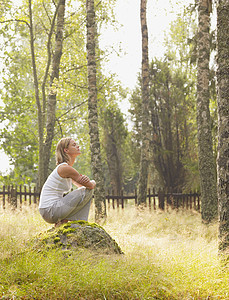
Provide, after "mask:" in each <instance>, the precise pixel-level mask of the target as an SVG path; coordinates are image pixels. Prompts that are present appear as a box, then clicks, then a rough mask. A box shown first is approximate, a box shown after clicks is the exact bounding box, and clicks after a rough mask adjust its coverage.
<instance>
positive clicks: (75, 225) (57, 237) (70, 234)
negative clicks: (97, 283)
mask: <svg viewBox="0 0 229 300" xmlns="http://www.w3.org/2000/svg"><path fill="white" fill-rule="evenodd" d="M37 242H38V244H39V246H45V247H51V248H53V247H60V248H61V249H80V248H81V249H82V248H88V249H90V250H93V251H96V252H100V253H104V254H123V252H122V250H121V249H120V247H119V246H118V244H117V243H116V241H115V240H114V239H112V238H111V236H110V235H109V234H108V233H107V232H106V231H105V230H104V229H103V228H102V227H101V226H99V225H97V224H96V223H89V222H86V221H71V222H68V223H65V224H63V225H61V226H60V227H58V228H52V229H50V230H48V231H47V232H45V233H42V234H40V235H39V237H38V238H37Z"/></svg>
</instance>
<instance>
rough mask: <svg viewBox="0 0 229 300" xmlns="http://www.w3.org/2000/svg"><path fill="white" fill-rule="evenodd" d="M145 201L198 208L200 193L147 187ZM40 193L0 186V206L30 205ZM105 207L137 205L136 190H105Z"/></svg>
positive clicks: (150, 204) (160, 205)
mask: <svg viewBox="0 0 229 300" xmlns="http://www.w3.org/2000/svg"><path fill="white" fill-rule="evenodd" d="M147 192H148V193H147V201H146V203H145V204H144V205H145V206H147V207H149V209H154V210H157V209H160V210H165V209H168V208H172V209H179V208H183V209H195V210H197V211H199V210H200V206H201V201H200V194H199V193H195V192H190V193H180V192H179V193H177V192H176V193H174V192H165V191H163V190H160V189H159V190H158V191H157V192H156V191H155V189H154V188H153V189H148V191H147ZM39 197H40V193H39V192H38V191H37V190H36V187H34V186H33V187H31V186H3V187H2V188H1V187H0V207H1V206H2V208H3V209H5V208H6V206H11V207H12V208H17V207H18V206H19V207H20V208H22V207H23V206H24V205H31V204H32V203H34V204H38V203H39ZM106 200H107V207H108V209H109V208H113V209H117V208H120V207H121V208H123V209H124V208H125V207H126V206H128V205H133V204H135V205H137V191H136V190H135V192H134V194H133V195H126V194H124V192H123V191H121V192H120V195H114V193H113V192H111V191H107V195H106Z"/></svg>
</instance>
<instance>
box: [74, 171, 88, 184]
mask: <svg viewBox="0 0 229 300" xmlns="http://www.w3.org/2000/svg"><path fill="white" fill-rule="evenodd" d="M89 181H90V178H89V177H88V176H86V175H82V174H80V178H79V179H78V180H77V182H78V183H79V184H82V185H84V184H85V183H88V182H89Z"/></svg>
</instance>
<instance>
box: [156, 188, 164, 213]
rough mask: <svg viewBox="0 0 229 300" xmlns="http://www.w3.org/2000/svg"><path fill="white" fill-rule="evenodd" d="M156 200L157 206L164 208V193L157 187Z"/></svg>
mask: <svg viewBox="0 0 229 300" xmlns="http://www.w3.org/2000/svg"><path fill="white" fill-rule="evenodd" d="M158 200H159V208H160V209H162V210H164V209H165V195H164V192H163V191H162V190H161V189H159V191H158Z"/></svg>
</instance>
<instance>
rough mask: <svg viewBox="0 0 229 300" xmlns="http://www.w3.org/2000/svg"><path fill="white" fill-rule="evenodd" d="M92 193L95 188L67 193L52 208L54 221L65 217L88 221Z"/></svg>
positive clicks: (72, 219)
mask: <svg viewBox="0 0 229 300" xmlns="http://www.w3.org/2000/svg"><path fill="white" fill-rule="evenodd" d="M92 195H93V190H89V189H85V188H80V189H77V190H75V191H73V192H70V193H69V194H67V195H66V196H65V197H63V198H62V199H61V200H60V201H58V202H57V203H56V204H55V205H54V206H53V207H52V208H51V214H52V216H53V218H52V219H53V223H57V222H58V221H61V220H63V219H66V220H71V221H74V220H85V221H87V220H88V214H89V209H90V203H91V199H92ZM81 218H82V219H81Z"/></svg>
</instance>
